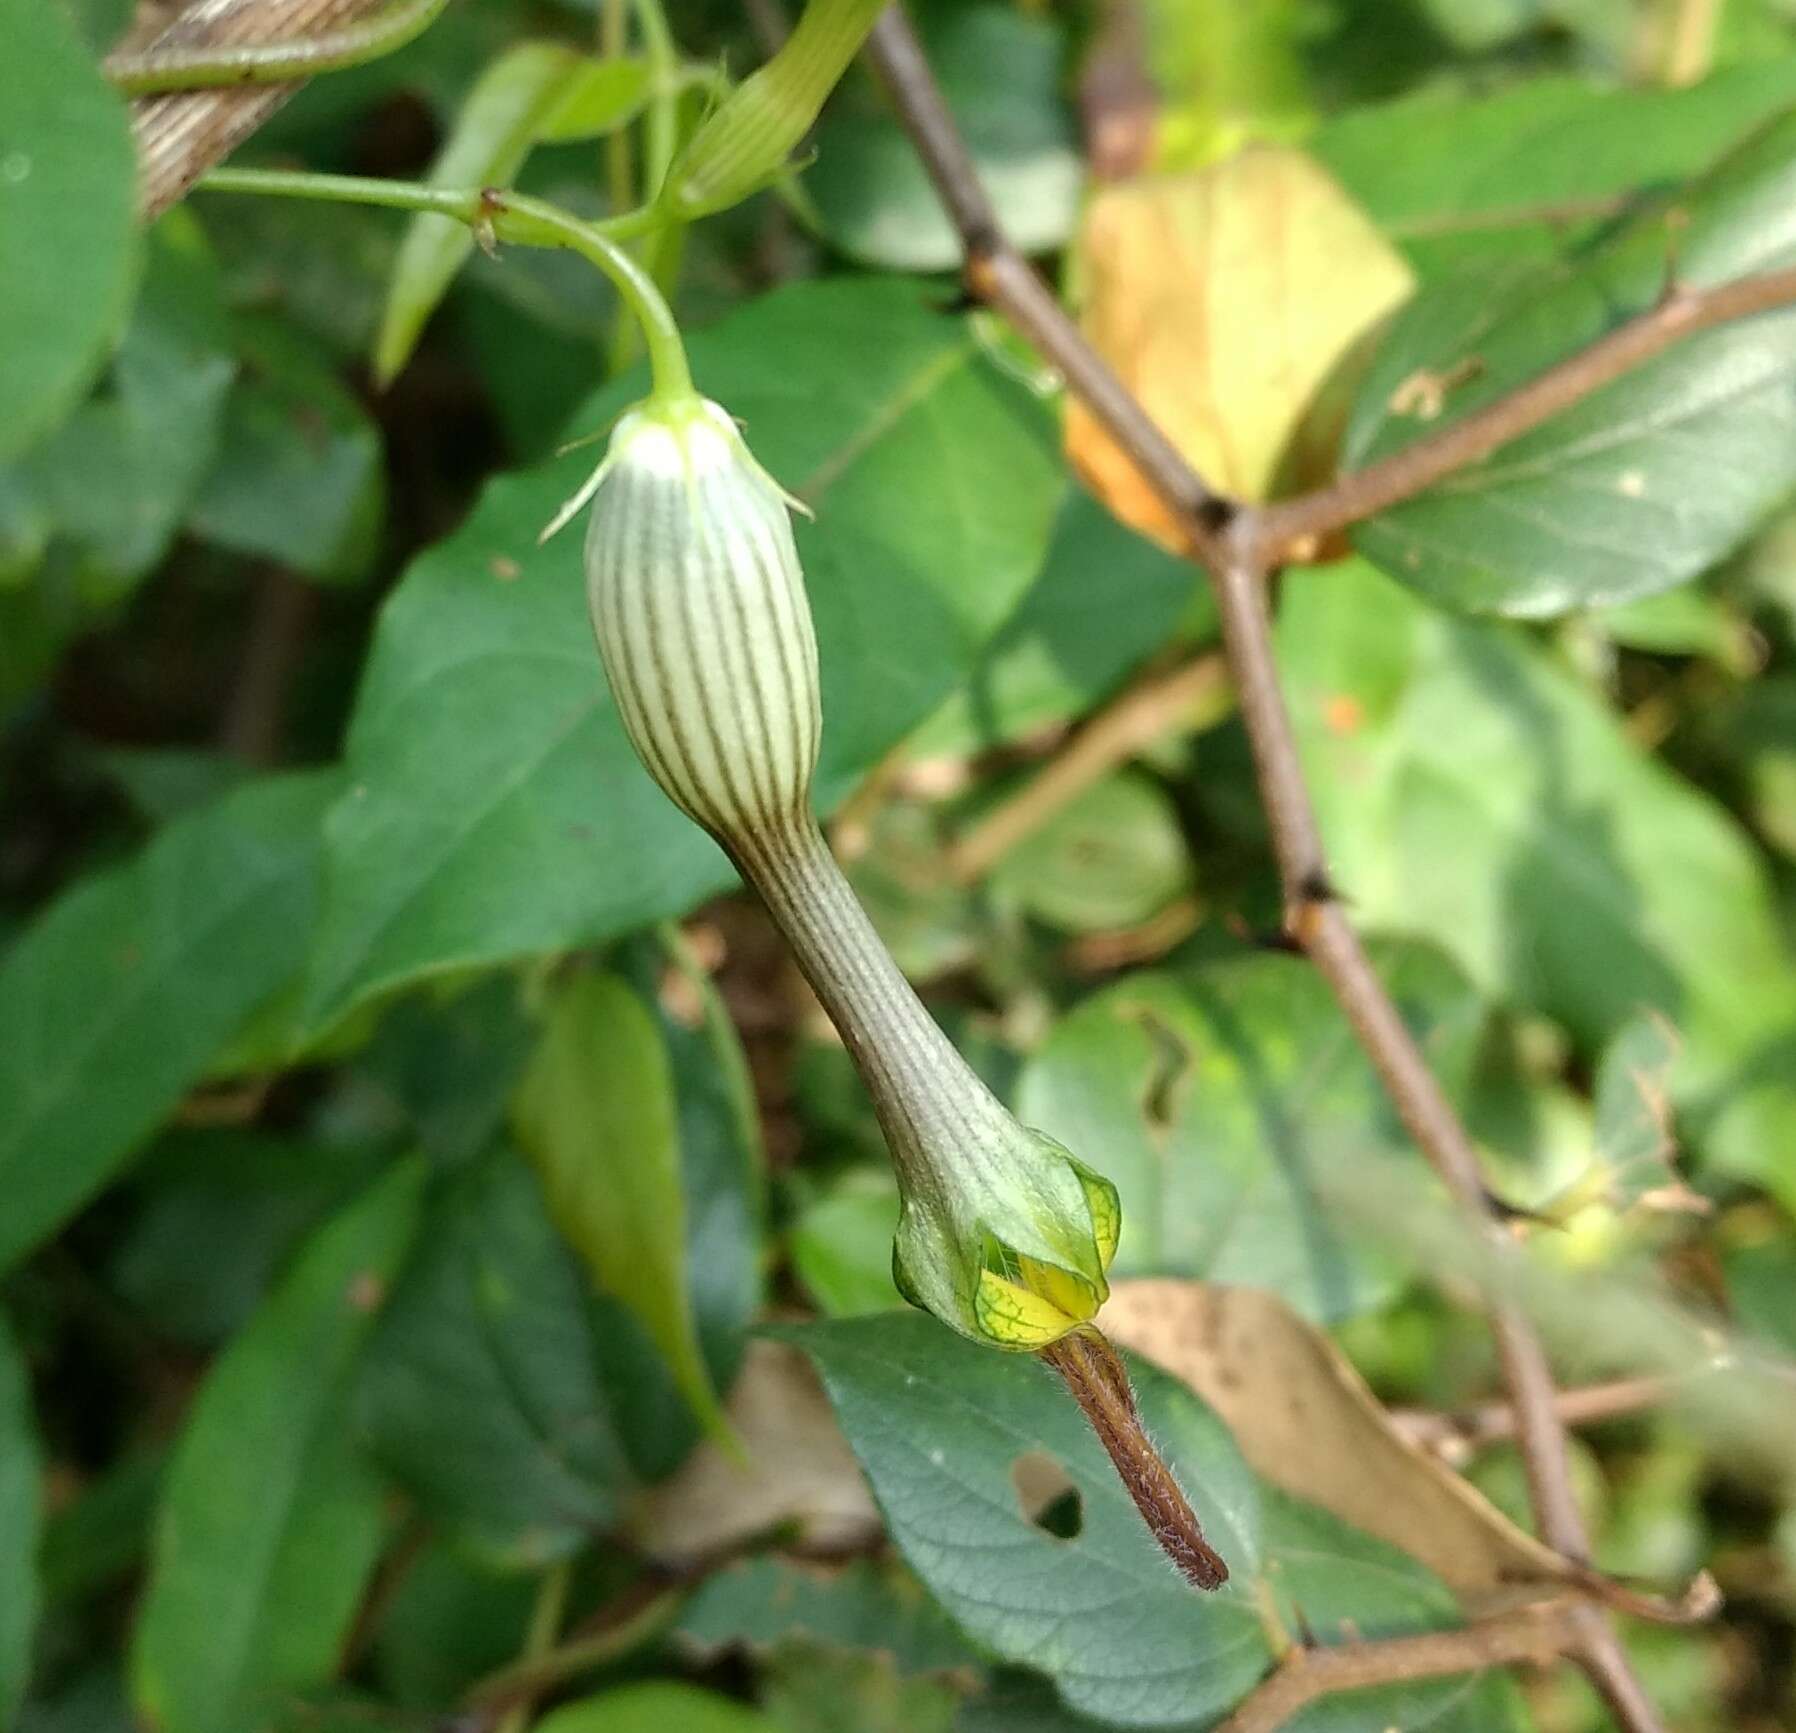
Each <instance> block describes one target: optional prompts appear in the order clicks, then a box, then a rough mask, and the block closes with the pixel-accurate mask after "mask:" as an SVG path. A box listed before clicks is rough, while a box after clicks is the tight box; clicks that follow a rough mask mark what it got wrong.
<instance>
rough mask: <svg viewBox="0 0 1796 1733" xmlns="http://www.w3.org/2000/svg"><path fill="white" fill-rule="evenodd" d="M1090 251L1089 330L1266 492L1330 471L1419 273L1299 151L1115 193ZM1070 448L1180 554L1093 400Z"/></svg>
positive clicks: (1159, 406)
mask: <svg viewBox="0 0 1796 1733" xmlns="http://www.w3.org/2000/svg"><path fill="white" fill-rule="evenodd" d="M1077 245H1078V252H1077V268H1078V272H1079V279H1080V282H1081V285H1082V289H1083V312H1082V323H1083V325H1084V328H1085V334H1086V335H1087V336H1088V337H1089V338H1090V339H1091V341H1092V342H1093V343H1094V344H1095V345H1096V347H1097V348H1098V349H1099V350H1100V351H1101V352H1102V354H1103V355H1104V357H1105V359H1106V360H1108V361H1109V363H1110V364H1111V366H1112V367H1114V368H1115V369H1116V371H1117V372H1118V373H1119V374H1120V375H1121V376H1122V379H1123V382H1124V383H1125V384H1126V385H1128V386H1129V388H1130V389H1131V390H1132V391H1133V392H1134V393H1135V394H1136V396H1137V397H1138V398H1139V399H1140V400H1141V402H1142V404H1143V406H1144V407H1145V408H1146V409H1147V410H1148V412H1149V413H1150V414H1151V415H1152V416H1153V417H1154V419H1155V420H1156V421H1157V422H1158V423H1159V424H1160V426H1161V427H1163V428H1164V429H1165V430H1166V432H1167V433H1168V434H1169V435H1170V436H1171V437H1172V439H1173V442H1174V443H1175V444H1176V445H1177V446H1178V447H1179V449H1180V450H1181V451H1182V452H1183V453H1184V454H1185V456H1186V457H1187V458H1189V459H1190V460H1191V462H1192V463H1193V464H1194V465H1195V466H1196V467H1197V469H1198V470H1199V471H1200V472H1201V473H1202V474H1203V475H1204V477H1205V478H1206V479H1207V480H1208V481H1209V482H1210V483H1211V484H1212V485H1213V486H1215V487H1218V488H1220V489H1222V490H1223V491H1224V492H1226V493H1231V494H1234V495H1237V496H1238V497H1240V498H1244V499H1250V500H1261V499H1266V498H1268V497H1270V496H1272V495H1273V494H1275V493H1278V492H1281V491H1287V490H1288V489H1289V488H1291V487H1293V486H1297V485H1301V484H1302V483H1304V482H1306V481H1310V480H1314V479H1319V478H1320V476H1321V475H1322V474H1324V473H1326V471H1327V470H1328V468H1329V467H1330V466H1331V465H1332V463H1333V458H1334V451H1335V448H1336V446H1337V445H1338V443H1339V438H1340V432H1341V427H1342V424H1343V422H1344V420H1345V415H1346V409H1347V403H1348V392H1349V385H1350V378H1351V375H1352V373H1353V371H1354V369H1353V365H1352V363H1353V361H1354V359H1355V357H1356V350H1357V349H1358V348H1359V347H1360V346H1361V344H1362V342H1363V340H1364V339H1365V338H1367V337H1368V335H1369V334H1370V333H1372V332H1373V331H1375V330H1376V329H1377V327H1378V326H1379V325H1380V324H1381V323H1382V321H1383V320H1384V319H1385V318H1386V317H1387V316H1388V315H1389V314H1390V313H1391V312H1393V311H1394V310H1395V309H1396V307H1397V306H1398V305H1399V304H1400V303H1401V302H1402V301H1403V300H1404V299H1405V298H1406V297H1407V296H1408V294H1409V292H1410V289H1411V288H1412V286H1413V282H1414V279H1413V277H1412V275H1411V273H1410V269H1409V266H1408V265H1407V264H1406V263H1405V262H1404V260H1403V258H1402V256H1401V255H1400V254H1398V253H1397V252H1396V251H1395V250H1394V249H1393V248H1392V247H1391V246H1390V245H1389V243H1388V242H1386V241H1385V239H1384V237H1383V236H1382V235H1381V234H1379V232H1378V230H1377V229H1376V228H1375V227H1374V226H1373V224H1372V222H1371V221H1370V219H1369V218H1367V217H1366V216H1365V215H1363V214H1362V213H1361V211H1360V209H1359V207H1358V206H1357V205H1355V204H1354V203H1353V201H1352V200H1351V199H1349V198H1348V196H1347V194H1346V193H1345V192H1343V191H1342V190H1341V188H1340V187H1339V186H1338V185H1337V184H1336V183H1335V181H1334V180H1333V178H1332V177H1331V176H1330V175H1329V174H1328V173H1327V172H1326V171H1325V170H1324V169H1323V168H1322V167H1321V166H1320V165H1319V164H1317V163H1316V162H1314V161H1312V160H1311V159H1310V158H1309V157H1308V156H1306V155H1305V154H1304V153H1303V152H1302V151H1300V150H1294V149H1291V148H1288V147H1285V146H1274V145H1255V146H1250V147H1249V148H1248V149H1246V150H1243V151H1240V152H1238V153H1237V154H1236V155H1234V156H1232V157H1230V158H1229V159H1228V160H1227V161H1225V162H1221V163H1216V164H1212V165H1211V166H1210V167H1208V168H1205V169H1202V170H1199V171H1197V172H1195V173H1190V174H1177V175H1163V176H1156V177H1153V178H1150V179H1143V180H1138V181H1131V182H1124V183H1121V184H1118V185H1116V186H1112V187H1107V188H1105V189H1104V190H1103V191H1102V192H1100V193H1099V194H1098V195H1097V197H1096V198H1094V199H1093V200H1092V202H1091V204H1090V206H1089V207H1088V208H1087V211H1086V214H1085V220H1084V223H1083V225H1082V228H1081V231H1080V235H1079V240H1078V244H1077ZM1066 450H1067V456H1068V458H1069V459H1070V460H1071V462H1072V464H1073V466H1074V467H1075V468H1076V469H1077V470H1078V471H1079V473H1080V474H1081V475H1082V476H1083V477H1084V478H1085V480H1086V481H1087V483H1088V484H1089V485H1090V486H1091V487H1092V489H1093V490H1094V491H1095V492H1096V493H1097V495H1098V497H1099V498H1100V499H1102V500H1103V501H1104V503H1105V504H1106V505H1107V506H1108V507H1109V508H1110V510H1111V511H1112V512H1114V513H1115V514H1116V516H1117V517H1119V518H1121V519H1122V521H1123V522H1124V523H1126V524H1128V525H1129V526H1130V527H1131V528H1134V529H1137V530H1140V531H1142V532H1143V533H1144V534H1146V535H1149V536H1152V537H1153V538H1154V539H1155V540H1156V541H1158V542H1160V543H1161V544H1162V545H1164V546H1167V547H1170V548H1172V549H1173V550H1174V551H1178V550H1179V548H1180V547H1181V545H1182V538H1181V537H1180V535H1179V532H1178V529H1177V526H1176V524H1175V523H1174V522H1173V520H1172V518H1171V517H1170V515H1169V514H1168V513H1167V511H1166V509H1165V507H1164V506H1162V505H1161V504H1160V503H1159V501H1158V500H1157V499H1156V498H1155V497H1154V496H1153V495H1152V494H1151V493H1150V492H1149V491H1148V489H1147V488H1146V486H1145V485H1144V484H1143V483H1142V481H1141V480H1140V478H1139V477H1138V476H1137V475H1136V473H1135V470H1134V467H1133V466H1132V465H1131V464H1130V462H1129V460H1128V459H1127V458H1126V457H1125V456H1124V455H1123V453H1122V452H1121V451H1120V450H1119V449H1118V448H1117V446H1116V445H1115V443H1114V442H1113V441H1112V440H1111V438H1110V436H1109V435H1108V434H1107V433H1106V432H1105V431H1104V430H1103V429H1102V428H1101V427H1100V426H1099V425H1098V423H1097V422H1096V421H1095V420H1094V419H1093V418H1092V417H1091V415H1090V414H1089V412H1088V411H1086V409H1085V408H1084V407H1083V406H1082V405H1081V404H1079V403H1077V402H1074V403H1072V404H1070V405H1069V407H1068V410H1067V417H1066Z"/></svg>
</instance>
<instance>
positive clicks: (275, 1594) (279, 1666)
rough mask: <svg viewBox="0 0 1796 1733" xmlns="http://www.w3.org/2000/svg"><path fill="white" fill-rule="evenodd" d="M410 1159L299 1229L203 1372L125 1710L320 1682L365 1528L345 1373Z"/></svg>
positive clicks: (385, 1257)
mask: <svg viewBox="0 0 1796 1733" xmlns="http://www.w3.org/2000/svg"><path fill="white" fill-rule="evenodd" d="M424 1177H425V1169H424V1166H423V1164H422V1162H419V1161H416V1160H413V1161H410V1162H407V1163H404V1164H402V1165H401V1166H398V1167H396V1168H395V1169H393V1171H392V1172H391V1173H389V1174H388V1175H387V1176H386V1177H384V1178H383V1179H381V1180H380V1181H379V1182H378V1183H377V1184H376V1185H375V1186H374V1187H372V1188H371V1189H370V1190H369V1191H368V1192H367V1193H365V1194H364V1195H363V1196H362V1197H361V1198H359V1199H358V1200H357V1201H356V1202H355V1203H354V1204H353V1205H352V1206H351V1207H350V1208H349V1209H347V1210H345V1211H344V1212H343V1213H342V1214H340V1215H338V1216H336V1217H335V1218H333V1219H332V1220H331V1221H330V1222H329V1223H327V1224H326V1225H325V1227H324V1228H322V1229H321V1230H320V1231H319V1232H318V1233H317V1234H316V1235H314V1236H313V1238H312V1239H311V1240H310V1241H309V1242H308V1243H307V1245H306V1247H305V1249H304V1250H303V1252H302V1253H301V1254H300V1257H299V1260H298V1262H297V1263H296V1264H295V1265H294V1267H293V1270H292V1272H291V1273H290V1274H289V1276H288V1277H287V1279H286V1280H285V1281H284V1282H283V1283H282V1284H281V1286H280V1288H279V1289H278V1290H277V1291H276V1292H275V1293H274V1294H273V1295H272V1296H271V1297H270V1299H269V1300H268V1302H267V1303H266V1304H265V1305H264V1306H263V1307H262V1309H261V1310H260V1311H259V1312H258V1313H257V1314H256V1316H255V1317H254V1318H253V1319H252V1320H251V1322H250V1323H249V1325H248V1326H247V1327H246V1328H245V1329H244V1330H243V1332H242V1333H241V1334H240V1335H239V1336H238V1337H237V1338H236V1340H235V1341H234V1342H233V1343H232V1344H231V1346H230V1348H229V1349H228V1350H227V1351H226V1352H225V1354H224V1355H223V1356H222V1357H221V1358H220V1359H219V1361H218V1362H217V1364H216V1365H215V1366H214V1367H213V1368H212V1371H211V1373H210V1375H209V1376H208V1377H207V1379H206V1382H205V1385H204V1386H203V1388H202V1389H201V1391H200V1394H199V1396H198V1398H197V1399H196V1401H195V1403H194V1407H193V1411H192V1413H191V1415H190V1416H189V1418H188V1421H187V1426H186V1429H185V1431H184V1432H183V1434H182V1437H181V1441H180V1443H179V1445H178V1446H177V1447H176V1451H175V1456H174V1460H173V1462H172V1464H171V1465H170V1469H169V1476H168V1485H167V1490H166V1492H165V1494H164V1497H163V1502H162V1508H161V1511H160V1513H159V1515H158V1519H157V1524H156V1531H155V1540H154V1546H153V1551H152V1560H151V1566H150V1577H149V1583H148V1586H147V1588H146V1590H145V1592H144V1601H143V1608H142V1612H141V1615H140V1617H139V1620H138V1625H137V1634H136V1640H135V1642H134V1645H133V1648H132V1656H131V1662H132V1695H133V1699H134V1701H135V1703H136V1705H137V1709H138V1713H139V1714H140V1715H141V1716H142V1717H143V1718H144V1720H145V1722H146V1723H147V1724H148V1725H149V1726H151V1727H153V1728H159V1729H161V1728H165V1729H167V1730H168V1733H241V1729H242V1728H244V1727H245V1726H247V1725H250V1724H251V1723H252V1721H253V1720H254V1718H255V1716H256V1712H257V1710H258V1709H259V1708H261V1707H262V1706H264V1704H265V1702H266V1699H267V1698H268V1697H269V1696H270V1695H271V1694H274V1693H277V1692H281V1691H287V1690H295V1689H302V1688H304V1687H306V1686H310V1685H314V1684H320V1683H323V1682H324V1681H325V1680H326V1679H328V1678H329V1677H330V1676H331V1675H332V1673H333V1672H334V1671H335V1669H336V1665H337V1657H338V1647H339V1644H340V1643H341V1641H342V1637H343V1634H344V1631H345V1629H346V1628H347V1626H348V1623H349V1620H350V1618H351V1616H352V1615H353V1613H354V1611H355V1607H356V1604H357V1602H358V1601H359V1599H360V1597H361V1593H362V1588H363V1583H364V1581H365V1579H366V1577H367V1574H368V1571H369V1570H370V1569H371V1568H372V1566H373V1564H374V1560H375V1556H376V1554H377V1552H378V1551H379V1547H380V1540H381V1532H382V1511H381V1494H380V1488H379V1486H378V1483H377V1482H376V1481H375V1480H374V1479H373V1477H372V1476H371V1474H370V1472H369V1470H368V1468H367V1467H366V1465H365V1464H364V1463H363V1462H362V1461H361V1460H360V1459H359V1458H358V1457H357V1456H356V1454H355V1452H354V1447H353V1441H352V1434H351V1430H350V1427H349V1424H348V1398H349V1389H350V1382H351V1380H352V1378H353V1376H354V1372H355V1365H356V1360H357V1357H358V1355H359V1354H360V1351H361V1348H362V1344H363V1342H364V1340H365V1338H366V1337H367V1334H368V1332H369V1330H370V1328H371V1327H372V1326H373V1323H374V1319H375V1315H376V1313H377V1312H378V1311H379V1309H380V1305H381V1302H382V1301H383V1299H384V1298H385V1295H386V1292H387V1289H388V1288H389V1286H390V1285H391V1283H392V1280H393V1278H394V1275H395V1274H396V1273H397V1271H398V1268H399V1265H400V1263H401V1260H402V1259H403V1258H404V1255H405V1251H406V1247H407V1245H408V1244H409V1243H410V1240H411V1237H412V1233H413V1230H414V1228H415V1226H416V1224H417V1218H418V1206H419V1200H420V1196H421V1193H422V1190H423V1183H424Z"/></svg>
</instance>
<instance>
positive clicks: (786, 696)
mask: <svg viewBox="0 0 1796 1733" xmlns="http://www.w3.org/2000/svg"><path fill="white" fill-rule="evenodd" d="M595 482H596V491H595V492H594V495H593V512H592V519H591V522H590V524H589V526H588V529H587V534H586V595H587V603H588V606H589V607H590V609H591V611H592V624H593V631H594V633H595V635H596V636H597V638H598V641H599V654H600V655H601V656H602V657H603V658H604V662H605V672H606V674H607V675H608V676H609V677H610V680H611V690H612V693H613V694H614V696H615V697H616V699H617V707H618V712H619V714H620V715H621V716H622V718H623V723H624V728H625V730H626V731H627V732H628V734H629V736H630V743H631V745H633V746H634V747H635V748H636V753H637V756H638V757H639V758H641V760H642V761H643V763H644V764H645V765H646V766H647V767H648V770H649V774H650V775H652V776H653V777H654V779H655V780H656V781H657V782H658V783H660V785H661V787H662V788H663V789H665V790H666V791H667V794H668V795H669V797H670V798H671V799H672V800H673V801H674V803H675V804H676V805H677V806H678V807H679V808H680V810H681V811H682V812H684V813H685V814H686V815H687V816H688V817H689V818H692V819H694V820H696V821H697V822H698V823H699V824H701V825H703V826H704V827H705V829H706V830H708V831H710V832H711V834H712V835H713V836H716V837H717V838H719V839H720V840H721V841H723V842H724V844H725V846H726V847H728V846H729V839H730V838H731V837H732V836H735V835H740V834H744V833H748V832H763V831H766V830H767V829H768V828H769V827H770V826H773V825H775V824H776V823H778V822H785V823H788V824H789V823H791V822H793V821H795V820H797V819H799V818H800V817H802V816H808V814H809V812H810V793H811V776H812V773H813V772H814V771H815V769H816V767H817V742H818V738H819V735H820V733H821V731H822V722H821V717H820V711H819V707H818V680H817V640H816V636H815V634H814V633H813V631H812V629H811V609H810V603H809V601H808V600H807V598H806V596H805V589H804V574H803V573H802V572H801V571H800V570H799V565H798V550H797V549H796V548H795V547H794V546H793V545H792V523H791V518H790V516H789V515H788V511H787V502H786V497H785V495H784V494H783V493H782V492H781V491H780V488H779V486H778V484H777V483H776V482H775V481H774V480H773V478H772V477H771V476H769V475H768V474H767V472H766V471H765V470H764V469H762V468H761V466H760V465H759V464H758V463H756V462H755V460H754V458H753V457H752V456H751V455H750V453H749V450H748V447H747V446H746V445H745V444H744V443H743V440H742V435H741V434H740V433H739V432H738V431H737V430H736V424H735V423H734V422H733V421H732V420H731V419H730V417H729V416H728V415H727V414H726V413H725V412H724V411H723V410H722V409H721V408H719V407H718V405H717V404H715V403H711V402H709V401H707V400H705V399H704V398H700V397H686V398H678V399H675V400H673V401H671V402H666V403H663V402H656V401H653V400H651V401H650V402H649V403H645V404H641V405H639V406H638V407H637V408H635V409H633V410H631V411H629V413H627V414H626V415H625V416H624V417H623V419H622V420H621V421H619V422H618V424H617V429H616V431H615V432H614V433H613V434H612V436H611V448H610V450H609V452H608V453H607V454H606V458H605V461H604V463H603V464H602V465H601V466H600V468H599V472H598V475H597V476H596V478H595Z"/></svg>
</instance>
